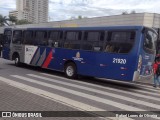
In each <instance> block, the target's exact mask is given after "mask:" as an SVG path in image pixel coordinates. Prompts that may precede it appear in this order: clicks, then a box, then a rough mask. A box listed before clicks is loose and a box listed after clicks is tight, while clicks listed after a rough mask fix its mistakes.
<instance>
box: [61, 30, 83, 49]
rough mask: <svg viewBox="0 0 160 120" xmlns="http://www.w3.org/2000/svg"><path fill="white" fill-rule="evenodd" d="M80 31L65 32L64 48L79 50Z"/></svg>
mask: <svg viewBox="0 0 160 120" xmlns="http://www.w3.org/2000/svg"><path fill="white" fill-rule="evenodd" d="M81 36H82V32H81V31H66V33H65V43H64V47H65V48H69V49H80V43H81V41H80V40H81Z"/></svg>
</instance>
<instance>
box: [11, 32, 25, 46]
mask: <svg viewBox="0 0 160 120" xmlns="http://www.w3.org/2000/svg"><path fill="white" fill-rule="evenodd" d="M17 31H19V32H21V36H18V37H17V36H16V37H15V36H14V35H15V32H17ZM14 39H20V42H19V43H18V42H15V41H14ZM16 41H17V40H16ZM22 43H23V30H13V37H12V44H17V45H21V44H22Z"/></svg>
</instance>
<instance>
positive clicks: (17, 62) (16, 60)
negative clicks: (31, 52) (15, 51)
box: [14, 55, 21, 67]
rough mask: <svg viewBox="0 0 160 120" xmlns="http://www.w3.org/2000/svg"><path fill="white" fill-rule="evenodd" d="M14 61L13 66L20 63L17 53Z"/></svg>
mask: <svg viewBox="0 0 160 120" xmlns="http://www.w3.org/2000/svg"><path fill="white" fill-rule="evenodd" d="M14 63H15V66H17V67H18V66H20V65H21V63H20V57H19V55H17V56H16V57H15V59H14Z"/></svg>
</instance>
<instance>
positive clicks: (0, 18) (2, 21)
mask: <svg viewBox="0 0 160 120" xmlns="http://www.w3.org/2000/svg"><path fill="white" fill-rule="evenodd" d="M7 21H8V19H7V17H6V16H2V15H1V14H0V26H6V25H9V24H8V22H7Z"/></svg>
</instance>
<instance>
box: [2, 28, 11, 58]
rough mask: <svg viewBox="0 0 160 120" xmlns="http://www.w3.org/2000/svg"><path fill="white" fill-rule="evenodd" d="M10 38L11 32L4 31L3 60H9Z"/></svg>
mask: <svg viewBox="0 0 160 120" xmlns="http://www.w3.org/2000/svg"><path fill="white" fill-rule="evenodd" d="M11 38H12V30H11V29H10V30H5V31H4V38H3V50H2V56H3V58H4V59H8V60H9V59H10V43H11Z"/></svg>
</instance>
